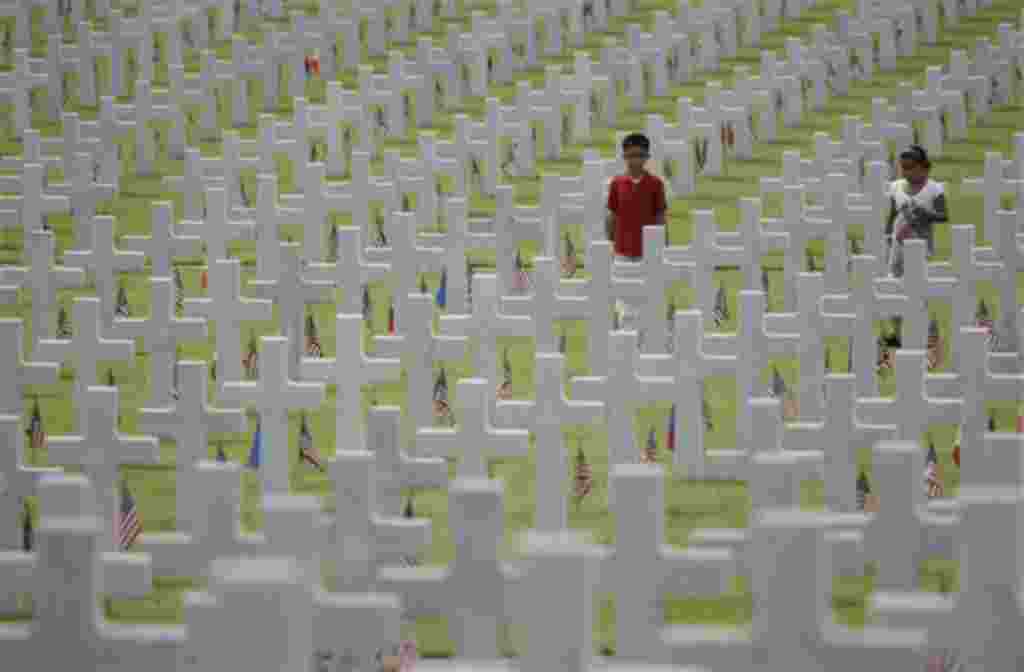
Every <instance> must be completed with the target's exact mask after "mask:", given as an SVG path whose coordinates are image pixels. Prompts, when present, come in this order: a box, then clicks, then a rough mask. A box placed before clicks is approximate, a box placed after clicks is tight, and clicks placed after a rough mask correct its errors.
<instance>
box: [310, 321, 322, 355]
mask: <svg viewBox="0 0 1024 672" xmlns="http://www.w3.org/2000/svg"><path fill="white" fill-rule="evenodd" d="M317 331H318V330H317V328H316V319H315V318H314V317H313V313H310V314H309V315H307V316H306V355H307V356H309V357H316V358H320V357H323V356H324V349H323V346H321V345H320V336H319V334H318V333H317Z"/></svg>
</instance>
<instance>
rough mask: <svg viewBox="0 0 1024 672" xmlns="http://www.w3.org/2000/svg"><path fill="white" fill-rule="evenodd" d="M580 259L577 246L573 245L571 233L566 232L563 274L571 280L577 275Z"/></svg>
mask: <svg viewBox="0 0 1024 672" xmlns="http://www.w3.org/2000/svg"><path fill="white" fill-rule="evenodd" d="M578 266H579V259H578V258H577V256H576V245H574V244H573V242H572V238H570V237H569V232H568V231H566V232H565V256H564V257H563V258H562V274H563V275H564V276H565V277H567V278H571V277H573V276H575V275H576V269H577V267H578Z"/></svg>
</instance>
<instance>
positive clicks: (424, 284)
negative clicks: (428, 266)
mask: <svg viewBox="0 0 1024 672" xmlns="http://www.w3.org/2000/svg"><path fill="white" fill-rule="evenodd" d="M429 293H430V292H428V291H427V277H426V276H425V275H421V276H420V294H429Z"/></svg>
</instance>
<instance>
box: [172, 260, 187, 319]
mask: <svg viewBox="0 0 1024 672" xmlns="http://www.w3.org/2000/svg"><path fill="white" fill-rule="evenodd" d="M183 310H185V281H184V280H183V279H182V277H181V269H180V268H178V267H175V268H174V311H175V312H176V313H177V314H179V315H180V314H181V313H182V311H183Z"/></svg>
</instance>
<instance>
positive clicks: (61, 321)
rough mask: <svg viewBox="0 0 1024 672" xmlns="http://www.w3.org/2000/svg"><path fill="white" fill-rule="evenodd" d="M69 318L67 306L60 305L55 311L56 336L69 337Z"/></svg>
mask: <svg viewBox="0 0 1024 672" xmlns="http://www.w3.org/2000/svg"><path fill="white" fill-rule="evenodd" d="M71 333H72V332H71V320H70V318H68V311H67V308H65V307H64V306H61V307H60V310H58V311H57V338H71Z"/></svg>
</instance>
